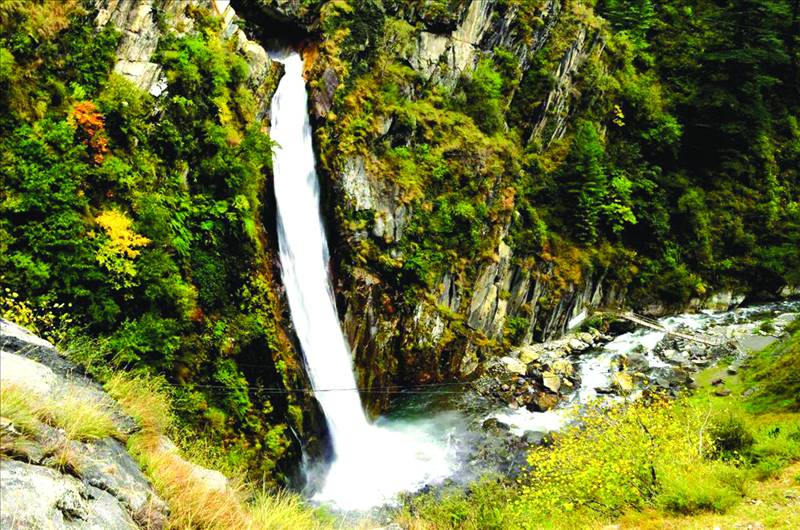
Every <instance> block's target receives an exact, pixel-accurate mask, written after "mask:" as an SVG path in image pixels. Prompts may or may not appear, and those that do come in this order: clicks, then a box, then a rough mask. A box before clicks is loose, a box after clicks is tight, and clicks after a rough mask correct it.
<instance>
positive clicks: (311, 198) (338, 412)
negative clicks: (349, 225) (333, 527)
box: [270, 52, 451, 509]
mask: <svg viewBox="0 0 800 530" xmlns="http://www.w3.org/2000/svg"><path fill="white" fill-rule="evenodd" d="M275 59H276V60H278V61H280V62H282V63H283V65H284V69H285V72H284V75H283V77H282V78H281V80H280V83H279V84H278V88H277V91H276V92H275V95H274V96H273V99H272V107H271V113H272V114H271V132H270V135H271V137H272V139H273V140H274V141H275V142H276V143H277V146H276V147H275V150H274V153H273V173H274V175H275V198H276V202H277V211H278V240H279V241H278V242H279V247H280V262H281V271H282V277H283V283H284V286H285V288H286V296H287V298H288V300H289V308H290V310H291V315H292V321H293V323H294V326H295V330H296V332H297V336H298V338H299V340H300V346H301V347H302V350H303V356H304V359H305V363H306V369H307V371H308V375H309V378H310V379H311V384H312V386H313V388H314V395H315V397H316V399H317V401H318V402H319V404H320V406H321V408H322V411H323V413H324V414H325V419H326V421H327V423H328V427H329V430H330V435H331V441H332V445H333V453H334V460H333V462H332V463H331V468H330V470H329V471H328V475H327V476H326V477H325V480H324V486H323V488H322V490H321V491H320V492H318V493H317V495H316V498H317V499H319V500H321V501H327V502H330V503H332V504H334V505H336V506H338V507H340V508H342V509H364V508H368V507H371V506H374V505H377V504H380V503H384V502H388V501H390V500H391V499H392V497H393V496H395V495H396V494H397V493H399V492H401V491H406V490H413V489H416V488H419V487H420V486H422V485H424V484H426V483H429V482H431V481H434V480H438V479H441V478H444V477H445V476H447V475H448V474H449V473H450V472H451V463H450V462H449V459H448V455H447V453H446V449H445V448H443V447H442V446H441V444H439V445H437V444H436V443H435V442H434V440H433V436H432V433H431V432H429V431H430V430H431V429H432V428H434V426H428V429H427V430H426V427H425V425H409V424H400V425H392V424H389V425H385V426H382V427H377V426H374V425H371V424H370V423H369V422H368V421H367V417H366V415H365V414H364V409H363V407H362V405H361V398H360V396H359V393H358V391H357V390H356V386H357V385H356V378H355V376H354V373H353V363H352V358H351V355H350V351H349V347H348V345H347V342H346V341H345V338H344V336H343V334H342V330H341V328H340V326H339V319H338V316H337V313H336V305H335V304H334V297H333V288H332V286H331V283H330V279H329V276H328V259H329V256H328V244H327V241H326V238H325V230H324V227H323V223H322V217H321V214H320V204H319V195H320V193H319V182H318V180H317V174H316V170H315V160H314V150H313V145H312V136H311V126H310V124H309V119H308V109H307V104H308V95H307V92H306V87H305V80H304V79H303V60H302V58H301V57H300V55H299V54H297V53H294V52H291V53H289V54H285V55H283V56H281V57H275Z"/></svg>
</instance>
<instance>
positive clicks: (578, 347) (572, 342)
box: [567, 339, 589, 351]
mask: <svg viewBox="0 0 800 530" xmlns="http://www.w3.org/2000/svg"><path fill="white" fill-rule="evenodd" d="M567 346H569V349H570V350H572V351H583V350H585V349H587V348H589V345H588V344H586V343H585V342H583V341H582V340H579V339H569V341H568V342H567Z"/></svg>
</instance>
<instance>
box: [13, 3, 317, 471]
mask: <svg viewBox="0 0 800 530" xmlns="http://www.w3.org/2000/svg"><path fill="white" fill-rule="evenodd" d="M1 13H2V16H0V60H1V61H2V67H0V76H1V77H2V79H0V84H2V96H0V106H2V110H1V111H0V151H2V153H3V155H2V157H0V181H2V186H0V190H2V191H0V271H2V273H0V283H1V284H2V288H0V310H1V311H2V315H3V316H4V317H8V318H11V319H13V320H16V321H18V322H19V323H21V324H24V325H28V326H30V327H32V329H33V330H34V331H39V332H40V333H42V334H44V335H45V336H46V337H48V338H52V339H54V340H62V341H65V342H64V345H65V349H67V350H72V351H73V354H74V356H75V357H76V358H77V360H80V361H82V362H83V363H84V364H89V365H91V366H92V367H93V368H94V369H95V370H96V372H97V373H96V375H98V376H99V377H101V378H102V377H104V376H105V375H106V374H104V373H103V371H106V370H107V369H108V368H109V367H111V368H126V369H129V370H145V371H148V372H150V373H156V374H165V375H167V376H168V377H169V379H170V381H171V382H172V383H173V384H174V385H175V386H174V388H175V390H174V391H175V394H176V404H177V409H178V413H179V415H180V416H181V417H182V418H183V419H184V421H185V422H186V423H187V424H190V425H191V426H192V427H193V428H194V429H195V430H196V431H198V432H204V433H206V436H209V437H210V438H211V439H212V440H213V443H214V444H218V445H222V446H225V447H226V448H227V451H226V454H227V455H228V457H229V458H230V459H231V461H232V462H238V463H239V464H240V465H241V466H244V467H256V468H258V469H259V471H258V473H257V474H258V475H260V476H266V477H268V479H269V480H270V481H273V480H280V479H281V477H282V475H281V472H280V471H279V470H277V469H276V468H275V465H276V463H278V462H279V461H281V459H283V458H285V457H288V456H290V455H289V454H288V453H287V449H288V448H289V445H290V442H289V440H288V438H287V435H286V431H287V429H288V424H287V422H289V421H292V422H294V423H295V425H294V428H295V429H298V430H299V431H298V432H302V416H301V415H300V414H298V412H299V408H298V407H297V406H295V405H293V403H292V398H291V397H289V398H283V399H281V400H280V401H279V402H277V403H274V404H273V403H272V402H271V401H270V398H271V396H261V395H254V394H253V393H252V392H251V391H250V390H248V387H249V385H251V384H252V385H256V386H265V384H264V383H265V381H264V380H263V378H264V377H265V376H266V377H269V378H270V379H269V380H270V386H274V384H275V383H274V382H276V381H277V382H279V383H280V382H281V381H290V379H291V378H293V377H298V372H297V370H295V371H294V372H292V366H293V365H292V358H293V357H292V356H291V355H290V352H291V349H290V346H288V341H287V340H286V339H285V337H283V336H282V335H281V333H280V332H279V330H278V328H277V325H276V321H277V317H276V315H277V314H278V313H277V310H276V307H275V295H274V294H273V291H272V289H273V287H274V284H273V282H272V277H271V274H272V270H271V265H270V260H269V258H268V252H269V250H268V249H267V248H266V247H265V237H264V235H263V233H262V232H261V228H260V227H261V226H262V222H261V218H262V215H263V204H264V199H263V196H264V193H265V180H266V179H267V177H268V176H269V165H270V163H271V142H270V140H269V138H268V136H267V135H266V134H265V133H263V132H262V131H261V128H262V126H261V124H260V123H259V122H258V121H257V120H256V119H255V99H254V95H253V91H252V90H251V88H250V87H248V85H247V83H246V80H247V75H248V66H247V63H246V62H245V60H244V58H243V57H241V56H239V55H237V54H236V53H235V52H234V51H233V48H232V43H230V42H226V41H224V40H222V38H221V37H220V35H219V24H218V21H217V20H215V19H213V18H211V17H210V16H209V13H208V12H205V11H203V10H196V11H194V12H193V13H192V16H193V17H194V20H195V24H196V31H195V32H192V33H189V34H186V35H183V36H181V37H178V36H175V35H173V34H171V33H167V36H166V37H165V38H162V39H161V40H160V41H159V48H158V51H157V54H156V60H157V61H158V62H159V63H160V64H161V65H162V66H163V68H164V71H165V73H166V78H167V81H168V86H167V93H168V96H167V97H162V98H160V99H159V100H158V104H156V101H155V100H154V99H153V98H152V97H151V96H150V95H149V94H146V93H144V92H142V91H141V90H139V89H138V88H136V87H135V86H133V85H132V84H131V83H130V82H129V81H127V80H126V79H124V78H122V77H121V76H118V75H116V74H113V73H111V68H112V66H113V64H114V61H115V58H114V50H115V46H116V43H117V41H118V37H119V36H118V35H117V34H116V33H115V31H114V30H112V29H108V28H106V29H103V30H101V31H99V32H98V31H96V30H95V29H94V24H93V18H94V12H93V10H91V9H88V8H85V7H83V4H82V3H81V2H75V1H73V2H60V1H50V0H48V1H39V2H4V3H2V12H1ZM67 332H68V335H65V333H67ZM75 335H82V336H87V337H93V338H99V340H95V341H93V342H91V343H90V344H87V340H86V339H82V340H78V341H77V343H75V341H76V340H77V338H76V337H75ZM70 340H71V341H72V342H73V343H74V344H73V345H72V346H70V345H69V342H70ZM242 359H243V360H245V361H246V362H247V363H249V364H250V365H251V366H255V368H253V369H250V370H249V371H248V372H247V374H245V372H244V371H243V369H242V368H240V367H239V366H238V365H237V361H239V360H242ZM196 385H200V386H196ZM290 408H292V410H293V411H294V414H289V412H288V411H289V409H290ZM295 457H296V455H294V456H292V457H291V459H290V460H293V459H294V458H295Z"/></svg>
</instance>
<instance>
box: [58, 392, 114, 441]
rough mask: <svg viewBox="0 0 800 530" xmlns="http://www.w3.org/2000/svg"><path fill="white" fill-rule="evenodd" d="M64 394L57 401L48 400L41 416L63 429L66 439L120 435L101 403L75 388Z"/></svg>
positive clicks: (84, 439) (109, 414)
mask: <svg viewBox="0 0 800 530" xmlns="http://www.w3.org/2000/svg"><path fill="white" fill-rule="evenodd" d="M65 394H66V395H65V396H64V398H63V399H61V400H59V401H58V402H56V401H51V402H49V403H48V404H47V405H46V406H45V408H44V409H43V416H44V417H45V418H46V419H47V420H49V421H48V422H49V423H51V424H52V425H54V426H55V427H59V428H61V429H64V432H65V433H66V436H67V438H68V439H70V440H79V441H81V442H87V441H91V440H99V439H101V438H105V437H107V436H115V437H119V436H120V433H119V431H118V430H117V427H116V426H115V425H114V421H113V420H112V419H111V413H110V412H109V410H108V409H107V407H105V406H104V405H103V404H102V403H99V402H97V401H94V400H92V399H91V398H87V397H86V396H85V395H82V393H81V392H80V391H77V390H76V391H72V390H70V391H67V392H66V393H65Z"/></svg>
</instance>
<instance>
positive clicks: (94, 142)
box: [72, 101, 108, 164]
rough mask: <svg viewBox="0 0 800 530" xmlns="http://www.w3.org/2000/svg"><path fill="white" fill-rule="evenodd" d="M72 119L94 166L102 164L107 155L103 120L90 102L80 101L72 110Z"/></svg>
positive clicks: (106, 139) (106, 138)
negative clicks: (87, 148)
mask: <svg viewBox="0 0 800 530" xmlns="http://www.w3.org/2000/svg"><path fill="white" fill-rule="evenodd" d="M72 119H73V120H74V122H75V125H76V126H77V127H78V130H79V131H80V134H81V135H83V136H84V140H83V143H84V144H85V145H87V146H88V147H89V150H90V151H91V153H92V158H93V160H94V162H95V163H96V164H102V163H103V160H104V158H105V155H106V153H108V137H107V136H106V131H105V118H104V117H103V115H102V114H100V112H99V111H98V110H97V106H96V105H95V104H94V103H92V102H91V101H81V102H79V103H77V104H76V105H75V107H74V108H73V109H72Z"/></svg>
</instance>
